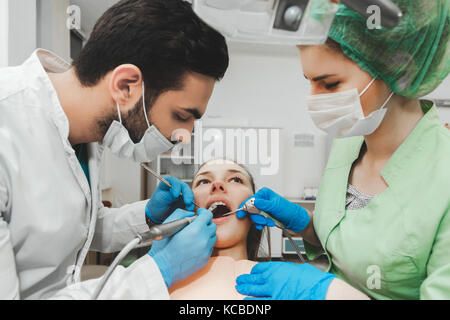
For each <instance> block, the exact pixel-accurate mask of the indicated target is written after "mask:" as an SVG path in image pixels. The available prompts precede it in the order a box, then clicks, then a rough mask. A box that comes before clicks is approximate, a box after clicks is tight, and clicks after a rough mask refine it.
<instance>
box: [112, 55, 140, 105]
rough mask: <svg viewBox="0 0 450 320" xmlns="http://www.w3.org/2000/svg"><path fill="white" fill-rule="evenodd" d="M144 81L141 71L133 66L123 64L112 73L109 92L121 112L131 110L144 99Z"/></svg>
mask: <svg viewBox="0 0 450 320" xmlns="http://www.w3.org/2000/svg"><path fill="white" fill-rule="evenodd" d="M142 81H143V78H142V72H141V70H140V69H139V68H138V67H136V66H135V65H133V64H122V65H120V66H118V67H117V68H115V69H114V70H113V71H111V73H110V75H109V91H110V93H111V97H112V99H113V100H114V101H115V102H116V103H118V104H119V107H120V110H121V112H127V111H128V110H131V109H132V108H133V107H134V106H135V105H136V104H137V103H138V102H139V100H140V99H141V98H142ZM114 107H115V106H114Z"/></svg>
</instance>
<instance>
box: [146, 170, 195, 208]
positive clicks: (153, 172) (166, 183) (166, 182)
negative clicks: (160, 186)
mask: <svg viewBox="0 0 450 320" xmlns="http://www.w3.org/2000/svg"><path fill="white" fill-rule="evenodd" d="M141 166H142V167H143V168H144V169H145V170H147V171H148V172H150V173H151V174H152V175H153V176H154V177H155V178H156V179H158V180H159V181H161V182H162V183H164V184H165V185H166V186H168V187H169V188H172V185H171V184H170V183H169V181H167V180H166V179H164V178H163V177H161V175H159V174H158V173H156V172H155V171H154V170H152V169H151V168H150V167H149V166H148V165H146V164H145V163H141ZM180 195H181V196H182V195H183V193H181V192H180ZM192 203H193V204H194V205H195V206H196V207H197V208H201V207H200V206H199V205H198V204H196V203H195V202H194V201H192Z"/></svg>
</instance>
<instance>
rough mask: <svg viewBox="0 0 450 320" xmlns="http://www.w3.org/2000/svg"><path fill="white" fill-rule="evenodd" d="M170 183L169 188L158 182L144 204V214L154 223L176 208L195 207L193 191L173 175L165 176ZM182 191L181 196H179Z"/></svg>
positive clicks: (192, 208)
mask: <svg viewBox="0 0 450 320" xmlns="http://www.w3.org/2000/svg"><path fill="white" fill-rule="evenodd" d="M165 179H166V180H167V181H168V182H169V183H170V184H171V185H172V188H169V187H168V186H167V185H166V184H165V183H160V184H159V185H158V187H157V188H156V190H155V192H154V193H153V196H152V198H151V199H150V200H149V201H148V202H147V205H146V206H145V214H146V216H147V217H148V218H149V219H150V220H152V221H153V222H155V223H158V224H160V223H162V222H163V221H164V220H165V219H166V218H167V216H168V215H169V214H170V213H172V212H173V211H174V210H176V209H184V208H185V209H186V210H188V211H193V210H194V209H195V205H194V204H193V201H194V193H193V192H192V190H191V188H190V187H189V186H188V185H187V184H186V183H184V182H182V181H180V180H178V179H177V178H174V177H167V178H165ZM181 193H183V197H180V195H181Z"/></svg>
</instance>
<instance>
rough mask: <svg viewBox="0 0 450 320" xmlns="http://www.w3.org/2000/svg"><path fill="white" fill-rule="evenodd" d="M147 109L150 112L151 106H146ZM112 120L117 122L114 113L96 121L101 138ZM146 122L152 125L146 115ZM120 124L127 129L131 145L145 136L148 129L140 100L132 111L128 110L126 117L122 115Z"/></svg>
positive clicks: (115, 113)
mask: <svg viewBox="0 0 450 320" xmlns="http://www.w3.org/2000/svg"><path fill="white" fill-rule="evenodd" d="M147 105H148V103H146V106H147ZM147 108H148V110H150V109H151V106H148V107H147ZM148 110H147V112H148ZM114 120H117V121H119V118H118V116H117V112H116V111H112V112H111V114H110V115H108V116H106V117H104V118H103V119H100V120H98V121H97V127H98V132H99V133H100V135H101V137H104V136H105V135H106V132H107V131H108V129H109V127H110V126H111V123H112V122H113V121H114ZM148 121H149V122H150V125H152V120H151V118H150V115H148ZM122 123H123V126H124V127H125V128H126V129H127V131H128V134H129V135H130V138H131V140H132V141H133V143H138V142H140V141H141V139H142V137H143V136H144V134H145V131H147V129H148V125H147V121H145V116H144V111H143V106H142V99H141V100H140V101H139V102H138V103H137V104H136V105H135V106H134V108H133V109H131V110H129V111H128V112H127V114H126V115H123V114H122ZM102 139H103V138H102Z"/></svg>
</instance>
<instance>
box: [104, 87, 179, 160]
mask: <svg viewBox="0 0 450 320" xmlns="http://www.w3.org/2000/svg"><path fill="white" fill-rule="evenodd" d="M142 104H143V108H144V116H145V120H146V121H147V125H148V129H147V130H146V131H145V133H144V136H143V137H142V139H141V141H140V142H139V143H136V144H135V143H134V142H133V140H131V138H130V135H129V133H128V130H127V129H126V128H125V127H124V126H123V124H122V117H121V115H120V109H119V104H118V103H117V112H118V114H119V121H120V122H118V121H116V120H114V121H113V122H112V124H111V126H110V127H109V129H108V131H107V132H106V135H105V137H104V138H103V143H102V144H103V145H104V146H105V147H108V148H109V149H111V151H112V153H113V154H115V155H116V156H118V157H120V158H126V159H132V160H134V161H136V162H150V161H153V160H154V159H155V158H156V157H157V156H158V155H159V154H161V153H163V152H166V151H169V150H170V149H172V148H173V147H174V144H172V143H171V142H170V141H169V140H167V139H166V137H164V136H163V135H162V133H161V132H159V130H158V129H157V128H156V127H155V126H150V122H149V121H148V117H147V110H146V108H145V88H144V82H143V81H142Z"/></svg>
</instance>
